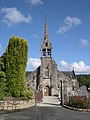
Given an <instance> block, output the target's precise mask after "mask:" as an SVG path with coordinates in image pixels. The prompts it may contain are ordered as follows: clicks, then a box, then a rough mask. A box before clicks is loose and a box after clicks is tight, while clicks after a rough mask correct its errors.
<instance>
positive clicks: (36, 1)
mask: <svg viewBox="0 0 90 120" xmlns="http://www.w3.org/2000/svg"><path fill="white" fill-rule="evenodd" d="M26 2H28V3H30V4H32V5H40V4H43V2H42V0H26Z"/></svg>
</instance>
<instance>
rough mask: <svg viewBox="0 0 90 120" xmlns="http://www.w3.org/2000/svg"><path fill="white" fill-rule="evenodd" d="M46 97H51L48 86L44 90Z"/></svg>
mask: <svg viewBox="0 0 90 120" xmlns="http://www.w3.org/2000/svg"><path fill="white" fill-rule="evenodd" d="M44 96H49V87H48V86H46V87H45V88H44Z"/></svg>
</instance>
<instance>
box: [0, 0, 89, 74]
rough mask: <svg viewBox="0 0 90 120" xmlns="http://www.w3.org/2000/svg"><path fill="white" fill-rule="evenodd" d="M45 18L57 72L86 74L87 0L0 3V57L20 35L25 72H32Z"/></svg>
mask: <svg viewBox="0 0 90 120" xmlns="http://www.w3.org/2000/svg"><path fill="white" fill-rule="evenodd" d="M46 16H47V21H48V34H49V39H50V40H51V42H52V45H53V51H52V52H53V54H52V57H53V59H54V60H55V61H56V63H57V67H58V69H59V70H60V71H67V70H68V71H70V70H73V69H74V70H75V72H76V73H80V74H81V73H90V0H0V56H2V54H3V53H4V52H5V50H6V47H7V45H8V41H9V39H10V37H11V36H12V35H15V36H20V37H21V38H24V39H26V40H27V41H28V62H27V67H26V70H27V71H32V70H35V69H36V68H37V67H38V66H39V65H40V56H41V53H40V44H41V39H42V40H43V38H44V27H45V17H46Z"/></svg>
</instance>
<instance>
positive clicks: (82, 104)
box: [65, 96, 90, 109]
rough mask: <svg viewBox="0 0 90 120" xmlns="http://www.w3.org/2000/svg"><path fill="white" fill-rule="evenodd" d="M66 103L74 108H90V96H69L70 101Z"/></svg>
mask: <svg viewBox="0 0 90 120" xmlns="http://www.w3.org/2000/svg"><path fill="white" fill-rule="evenodd" d="M65 104H66V105H67V106H70V107H74V108H81V109H90V97H88V98H87V97H86V96H72V97H70V98H69V102H67V103H65Z"/></svg>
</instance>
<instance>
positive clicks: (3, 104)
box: [0, 99, 35, 110]
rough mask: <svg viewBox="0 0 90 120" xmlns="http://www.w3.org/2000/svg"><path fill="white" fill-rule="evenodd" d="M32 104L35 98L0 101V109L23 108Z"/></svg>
mask: <svg viewBox="0 0 90 120" xmlns="http://www.w3.org/2000/svg"><path fill="white" fill-rule="evenodd" d="M32 106H35V99H32V100H9V101H0V110H15V109H24V108H29V107H32Z"/></svg>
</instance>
